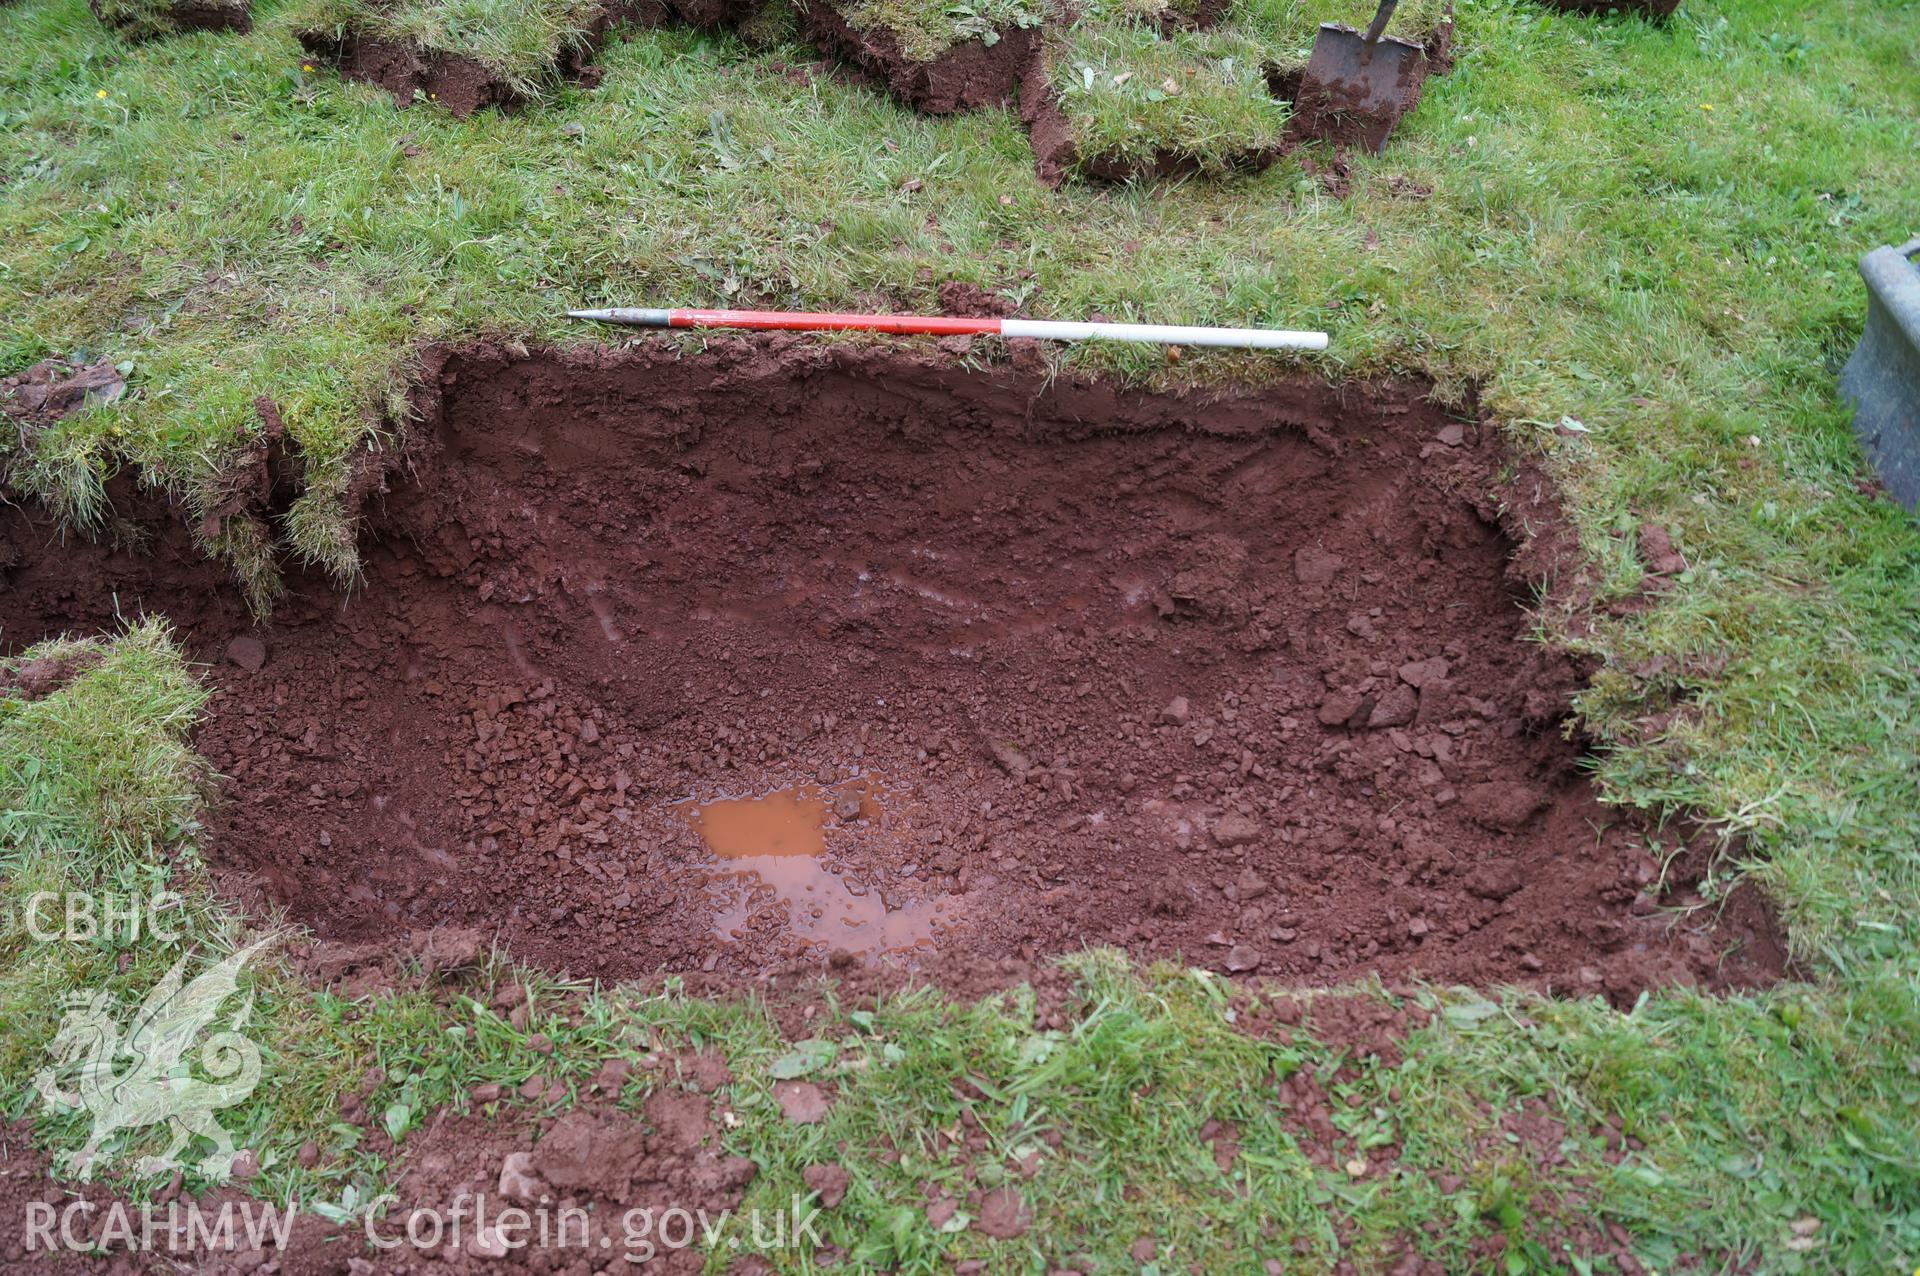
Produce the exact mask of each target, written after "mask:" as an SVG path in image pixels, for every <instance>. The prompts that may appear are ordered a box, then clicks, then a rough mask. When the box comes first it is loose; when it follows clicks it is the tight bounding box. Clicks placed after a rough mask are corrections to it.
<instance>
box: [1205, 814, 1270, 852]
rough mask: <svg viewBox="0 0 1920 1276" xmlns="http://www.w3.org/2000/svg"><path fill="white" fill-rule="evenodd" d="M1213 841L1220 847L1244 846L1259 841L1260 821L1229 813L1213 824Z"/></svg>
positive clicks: (1247, 816) (1249, 816)
mask: <svg viewBox="0 0 1920 1276" xmlns="http://www.w3.org/2000/svg"><path fill="white" fill-rule="evenodd" d="M1213 840H1214V842H1215V843H1216V844H1218V845H1220V846H1228V847H1232V846H1245V845H1247V844H1248V843H1250V842H1257V841H1259V840H1260V821H1258V820H1256V819H1254V818H1253V817H1252V816H1251V815H1242V814H1241V813H1240V812H1238V811H1229V812H1227V813H1226V814H1225V815H1223V816H1221V817H1220V818H1219V819H1217V820H1215V821H1214V822H1213Z"/></svg>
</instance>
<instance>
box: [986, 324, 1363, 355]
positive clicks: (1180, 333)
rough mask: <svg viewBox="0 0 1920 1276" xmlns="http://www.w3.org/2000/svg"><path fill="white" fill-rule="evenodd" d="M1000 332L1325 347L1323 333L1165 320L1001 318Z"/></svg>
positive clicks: (1007, 334)
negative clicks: (1203, 325)
mask: <svg viewBox="0 0 1920 1276" xmlns="http://www.w3.org/2000/svg"><path fill="white" fill-rule="evenodd" d="M1000 335H1002V336H1005V337H1039V338H1041V339H1043V340H1047V341H1142V342H1150V343H1155V344H1160V345H1169V346H1235V347H1241V348H1244V349H1249V350H1325V349H1326V348H1327V334H1326V333H1324V332H1289V331H1287V330H1286V329H1283V328H1190V327H1182V326H1180V325H1178V324H1164V323H1066V322H1063V321H1058V320H1053V319H1002V320H1001V321H1000Z"/></svg>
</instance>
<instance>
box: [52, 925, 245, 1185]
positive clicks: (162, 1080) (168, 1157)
mask: <svg viewBox="0 0 1920 1276" xmlns="http://www.w3.org/2000/svg"><path fill="white" fill-rule="evenodd" d="M276 938H277V936H269V937H267V938H266V939H262V940H259V941H258V942H256V943H254V944H251V945H249V946H248V947H246V948H242V949H241V950H240V951H238V952H236V953H234V954H233V955H232V956H230V957H228V958H227V959H226V960H225V961H222V962H220V963H219V964H217V965H214V966H210V967H208V968H207V969H206V970H203V971H202V972H200V974H199V975H197V976H195V977H194V979H193V981H192V982H191V983H186V982H184V980H185V975H186V967H187V959H186V958H184V957H183V958H181V959H180V960H179V961H178V962H176V963H174V966H173V969H171V970H169V971H168V972H167V973H166V974H165V975H164V976H163V977H162V978H161V979H160V981H159V982H158V983H156V984H155V985H154V986H153V987H152V989H150V990H149V991H148V993H147V995H146V999H145V1000H144V1001H142V1002H141V1003H140V1006H139V1008H138V1009H137V1010H135V1011H134V1013H133V1017H132V1020H131V1022H129V1023H128V1024H127V1026H126V1029H125V1031H124V1033H123V1032H122V1030H121V1026H120V1022H119V1020H120V1016H119V1015H118V1014H116V1013H115V1012H116V1011H117V1010H118V1009H119V1007H118V1006H117V1005H116V1001H115V998H114V997H113V996H112V994H110V993H106V992H90V993H76V994H74V995H72V996H70V997H68V999H67V1002H66V1015H65V1017H64V1018H63V1019H62V1020H61V1022H60V1030H59V1032H58V1033H57V1034H55V1036H54V1039H53V1044H52V1045H51V1046H50V1047H49V1053H50V1054H51V1055H52V1056H53V1064H52V1065H51V1066H49V1067H45V1068H42V1069H41V1070H40V1071H39V1072H38V1073H37V1074H35V1076H34V1078H33V1084H34V1088H35V1089H36V1090H38V1091H39V1092H40V1096H41V1098H43V1099H45V1100H46V1102H47V1103H48V1104H49V1105H51V1106H52V1107H54V1108H55V1109H56V1110H59V1111H72V1110H75V1109H80V1108H84V1109H85V1110H86V1112H87V1114H88V1115H89V1116H91V1117H92V1118H93V1128H92V1130H91V1131H90V1132H89V1134H88V1136H87V1141H86V1144H85V1145H84V1146H83V1147H81V1148H79V1149H78V1150H77V1151H69V1152H66V1153H63V1154H62V1155H61V1156H59V1157H58V1158H57V1159H56V1160H55V1162H54V1169H55V1170H56V1172H58V1173H60V1174H62V1175H77V1176H78V1177H79V1178H80V1179H82V1180H89V1179H91V1178H92V1177H93V1174H94V1170H95V1167H96V1166H98V1165H103V1164H104V1165H110V1164H111V1163H112V1161H113V1159H114V1157H115V1156H116V1155H118V1154H117V1153H116V1152H113V1151H106V1152H103V1151H102V1149H103V1148H105V1147H106V1145H107V1144H108V1143H109V1141H111V1140H112V1139H113V1138H114V1136H116V1135H118V1134H120V1133H122V1132H128V1133H137V1132H138V1131H140V1130H144V1129H146V1128H147V1127H149V1126H155V1125H165V1126H166V1127H167V1129H168V1131H169V1132H170V1135H171V1139H170V1141H169V1142H168V1144H167V1146H166V1148H165V1149H164V1150H163V1151H161V1152H160V1153H159V1154H158V1155H156V1156H145V1157H141V1158H140V1159H139V1160H138V1161H136V1162H135V1163H134V1170H135V1171H136V1172H137V1173H139V1174H143V1175H145V1174H163V1173H166V1172H167V1171H169V1170H173V1169H177V1168H179V1166H180V1164H181V1162H180V1153H181V1152H182V1151H183V1150H185V1148H186V1146H187V1144H188V1142H189V1141H190V1140H192V1139H193V1138H194V1137H196V1136H198V1137H201V1138H205V1139H208V1140H210V1141H211V1142H212V1143H213V1151H212V1152H211V1153H210V1154H209V1155H208V1156H207V1157H206V1159H204V1160H202V1161H200V1162H199V1163H198V1165H197V1166H196V1167H195V1168H196V1169H198V1170H199V1172H200V1173H201V1174H203V1175H205V1176H207V1177H208V1178H210V1179H212V1180H214V1181H215V1182H220V1181H223V1180H225V1179H226V1178H227V1176H228V1175H229V1174H230V1173H231V1172H232V1169H233V1158H234V1155H235V1149H234V1146H233V1139H232V1137H231V1136H230V1135H228V1133H227V1131H226V1130H225V1128H223V1127H222V1126H221V1124H220V1122H219V1121H217V1120H215V1119H214V1115H213V1114H214V1112H215V1111H217V1110H218V1109H221V1108H226V1107H231V1106H233V1105H234V1104H236V1103H239V1102H240V1101H241V1100H243V1099H245V1098H246V1097H247V1096H248V1095H250V1094H252V1093H253V1089H254V1087H255V1086H256V1085H258V1084H259V1082H260V1048H259V1047H258V1046H256V1045H255V1044H254V1043H253V1042H252V1041H249V1040H248V1039H247V1038H246V1037H244V1036H242V1035H241V1030H242V1029H244V1028H245V1027H246V1025H247V1020H248V1018H249V1017H250V1016H251V1015H252V1013H253V995H252V994H251V993H248V994H247V996H246V999H245V1000H244V1001H243V1002H242V1003H241V1004H240V1006H239V1008H238V1009H237V1010H235V1011H234V1012H233V1013H232V1015H231V1017H230V1019H229V1022H228V1023H226V1024H225V1025H224V1026H222V1028H221V1030H220V1031H217V1032H214V1033H212V1034H211V1035H209V1036H208V1037H207V1038H206V1039H205V1040H204V1041H202V1042H200V1043H199V1047H198V1049H197V1050H196V1049H195V1048H194V1044H195V1040H196V1039H197V1038H198V1037H199V1036H200V1034H201V1033H202V1031H204V1030H205V1029H207V1028H209V1027H212V1026H213V1025H214V1022H215V1020H216V1019H217V1018H219V1016H220V1007H221V1005H222V1003H224V1002H225V1001H226V1000H227V999H228V998H230V997H232V996H233V995H234V994H235V993H236V992H238V991H239V983H240V972H241V971H242V970H244V969H245V968H246V965H247V963H248V962H250V961H252V960H253V958H254V957H255V956H256V955H257V954H258V953H259V952H260V951H261V950H262V949H263V948H265V947H266V946H267V945H269V944H271V943H273V942H274V940H275V939H276ZM196 1061H197V1063H198V1065H199V1066H198V1069H197V1071H198V1072H199V1073H200V1074H201V1076H204V1077H207V1078H211V1079H210V1080H202V1079H201V1076H196V1075H195V1072H196V1069H195V1068H194V1067H193V1064H194V1063H195V1062H196ZM62 1079H71V1080H72V1082H73V1084H74V1085H75V1087H76V1088H75V1089H74V1090H72V1091H67V1090H62V1089H61V1088H60V1082H61V1080H62Z"/></svg>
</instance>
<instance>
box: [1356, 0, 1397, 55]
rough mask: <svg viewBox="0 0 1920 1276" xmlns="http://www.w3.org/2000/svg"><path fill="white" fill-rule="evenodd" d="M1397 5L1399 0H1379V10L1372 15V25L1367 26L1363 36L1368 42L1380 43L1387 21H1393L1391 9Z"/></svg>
mask: <svg viewBox="0 0 1920 1276" xmlns="http://www.w3.org/2000/svg"><path fill="white" fill-rule="evenodd" d="M1399 7H1400V0H1380V11H1379V12H1378V13H1376V14H1374V15H1373V25H1372V26H1369V27H1368V28H1367V34H1366V35H1365V36H1364V37H1363V38H1364V39H1365V40H1366V42H1367V43H1368V44H1378V43H1380V37H1381V35H1383V34H1384V33H1385V32H1386V29H1387V23H1389V22H1391V21H1393V11H1394V10H1395V9H1398V8H1399Z"/></svg>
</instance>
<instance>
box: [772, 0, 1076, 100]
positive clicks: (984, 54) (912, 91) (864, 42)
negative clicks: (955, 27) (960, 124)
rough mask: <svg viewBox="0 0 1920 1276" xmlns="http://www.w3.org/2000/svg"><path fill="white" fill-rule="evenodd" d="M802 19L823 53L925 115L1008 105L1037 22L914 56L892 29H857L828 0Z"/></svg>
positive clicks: (1033, 45) (1032, 46)
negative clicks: (927, 58) (928, 57)
mask: <svg viewBox="0 0 1920 1276" xmlns="http://www.w3.org/2000/svg"><path fill="white" fill-rule="evenodd" d="M802 21H803V25H804V26H805V29H806V32H807V35H808V36H809V37H810V38H811V39H812V40H813V42H814V44H815V45H817V46H818V47H819V49H820V51H821V52H822V53H825V54H828V55H829V56H833V57H837V58H840V59H841V60H842V61H844V62H846V63H848V64H849V65H851V66H854V67H857V68H859V69H860V70H862V71H864V72H865V73H866V74H868V75H869V76H871V77H872V78H873V79H874V80H875V81H876V82H878V83H880V84H882V85H884V86H886V89H887V91H888V92H889V93H891V94H892V95H893V96H894V97H896V98H898V99H899V100H900V101H902V102H905V103H906V104H907V105H909V106H911V107H913V108H914V109H915V110H917V111H921V112H924V113H925V114H928V115H951V114H953V113H954V112H956V111H977V110H982V109H984V108H987V107H995V106H1005V105H1007V104H1008V103H1009V102H1011V101H1013V98H1014V91H1015V89H1016V87H1017V86H1018V85H1019V82H1020V73H1021V70H1022V69H1023V68H1024V67H1025V66H1026V65H1027V64H1028V63H1029V62H1030V61H1032V59H1033V56H1034V53H1035V52H1036V50H1038V48H1039V45H1040V32H1039V29H1038V28H1031V29H1030V28H1025V27H1008V28H1006V29H1005V30H1003V31H1001V32H1000V36H999V39H997V40H996V41H994V43H992V44H986V43H984V42H983V41H980V40H967V41H964V42H962V43H960V44H956V45H954V46H953V47H951V48H949V49H947V50H946V51H944V52H943V53H941V54H940V56H939V57H937V58H935V59H934V60H933V61H931V62H916V61H914V60H913V59H911V58H909V57H907V56H906V54H905V53H903V52H902V51H901V48H900V42H899V40H898V39H896V38H895V37H894V35H893V34H892V33H891V32H889V31H886V30H884V29H874V30H868V31H862V30H859V29H858V28H856V27H854V26H853V25H852V24H851V23H849V22H848V21H847V20H846V19H845V18H843V17H841V16H840V14H839V12H838V11H837V10H835V9H834V8H832V7H831V6H829V5H826V4H810V5H808V6H807V7H806V10H805V12H804V13H803V15H802Z"/></svg>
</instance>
